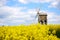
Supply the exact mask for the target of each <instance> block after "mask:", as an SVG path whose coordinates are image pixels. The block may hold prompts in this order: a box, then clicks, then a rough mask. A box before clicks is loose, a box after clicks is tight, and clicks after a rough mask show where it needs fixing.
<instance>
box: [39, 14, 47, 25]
mask: <svg viewBox="0 0 60 40" xmlns="http://www.w3.org/2000/svg"><path fill="white" fill-rule="evenodd" d="M38 22H39V23H41V24H47V14H45V13H41V14H40V13H39V14H38Z"/></svg>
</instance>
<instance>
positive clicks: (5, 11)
mask: <svg viewBox="0 0 60 40" xmlns="http://www.w3.org/2000/svg"><path fill="white" fill-rule="evenodd" d="M24 9H27V8H25V7H9V6H3V7H0V15H1V14H2V15H3V16H4V18H0V24H7V25H10V24H12V25H14V24H15V25H16V24H17V25H18V24H21V23H24V24H29V23H37V19H35V16H36V13H37V12H36V10H35V9H28V10H26V12H23V11H22V10H24ZM41 12H42V11H41ZM43 12H46V13H47V14H48V22H49V23H53V22H55V23H56V22H58V21H60V19H59V18H60V15H59V16H58V15H56V13H53V12H48V11H43ZM5 16H6V17H5ZM0 17H1V16H0Z"/></svg>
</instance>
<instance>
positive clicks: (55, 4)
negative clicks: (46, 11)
mask: <svg viewBox="0 0 60 40" xmlns="http://www.w3.org/2000/svg"><path fill="white" fill-rule="evenodd" d="M59 5H60V0H54V1H51V3H50V5H49V6H48V7H49V8H51V7H54V8H58V9H60V6H59Z"/></svg>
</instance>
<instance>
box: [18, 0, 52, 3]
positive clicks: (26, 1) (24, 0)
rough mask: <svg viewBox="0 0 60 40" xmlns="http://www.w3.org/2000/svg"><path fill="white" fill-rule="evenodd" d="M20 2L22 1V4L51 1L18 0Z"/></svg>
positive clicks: (47, 0)
mask: <svg viewBox="0 0 60 40" xmlns="http://www.w3.org/2000/svg"><path fill="white" fill-rule="evenodd" d="M18 1H19V2H20V3H24V4H27V3H31V2H32V3H46V2H47V3H48V2H51V1H52V0H18Z"/></svg>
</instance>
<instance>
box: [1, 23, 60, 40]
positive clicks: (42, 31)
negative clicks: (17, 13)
mask: <svg viewBox="0 0 60 40" xmlns="http://www.w3.org/2000/svg"><path fill="white" fill-rule="evenodd" d="M0 40H60V25H40V24H31V25H18V26H0Z"/></svg>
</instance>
